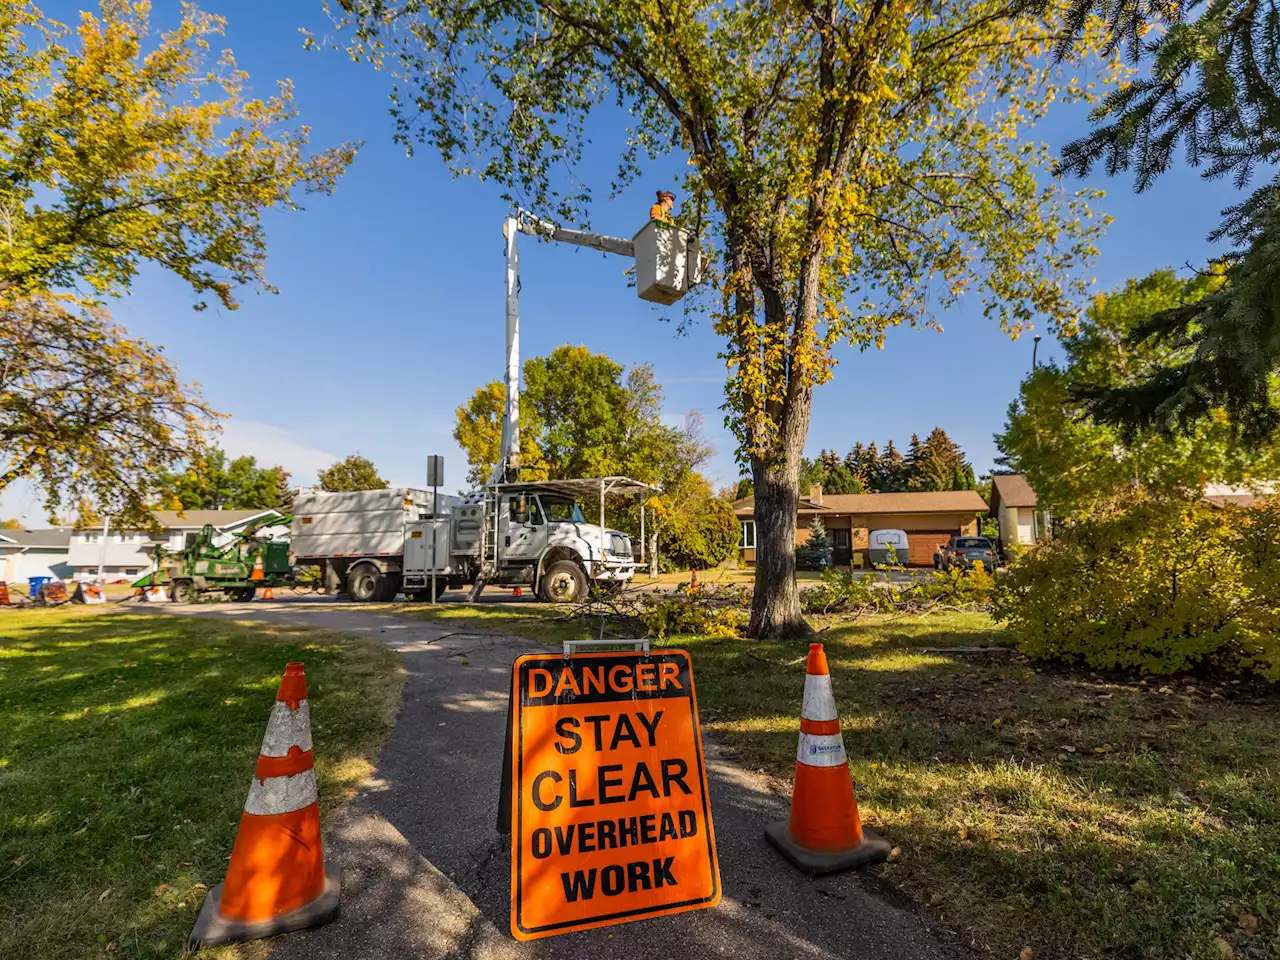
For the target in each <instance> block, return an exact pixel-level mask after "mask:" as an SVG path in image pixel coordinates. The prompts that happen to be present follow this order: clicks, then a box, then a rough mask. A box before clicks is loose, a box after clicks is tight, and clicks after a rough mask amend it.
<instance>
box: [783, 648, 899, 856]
mask: <svg viewBox="0 0 1280 960" xmlns="http://www.w3.org/2000/svg"><path fill="white" fill-rule="evenodd" d="M764 835H765V837H766V838H767V839H768V841H769V842H770V843H772V844H773V845H774V846H775V847H777V848H778V850H779V851H780V852H781V853H782V855H783V856H784V857H786V858H787V859H788V860H790V861H791V862H792V863H794V864H795V865H796V866H797V867H799V868H800V869H801V870H804V871H806V872H807V873H815V874H816V873H833V872H834V871H836V870H846V869H848V868H850V867H861V866H864V865H866V864H868V863H878V862H879V861H881V860H884V859H885V858H886V857H887V856H889V844H887V843H886V842H885V841H884V840H882V839H880V838H879V837H878V836H876V835H875V834H874V833H872V832H871V831H870V830H864V829H863V827H862V820H861V819H860V818H859V816H858V801H857V800H856V799H854V796H853V781H852V779H850V777H849V758H848V757H847V756H845V752H844V737H843V736H842V735H841V733H840V719H839V717H838V715H837V714H836V698H835V694H834V693H832V690H831V675H830V673H829V672H828V670H827V654H826V652H825V651H824V650H823V649H822V644H820V643H811V644H809V666H808V670H807V675H806V676H805V678H804V705H803V706H802V707H801V710H800V745H799V747H798V749H797V750H796V785H795V790H794V791H793V792H792V794H791V819H790V820H788V821H787V822H786V823H771V824H770V825H769V826H767V827H765V830H764Z"/></svg>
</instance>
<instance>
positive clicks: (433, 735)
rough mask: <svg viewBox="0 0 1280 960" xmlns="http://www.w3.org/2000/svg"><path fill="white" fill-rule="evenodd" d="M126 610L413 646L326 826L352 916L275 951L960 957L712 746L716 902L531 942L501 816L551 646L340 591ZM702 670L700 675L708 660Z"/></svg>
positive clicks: (285, 957)
mask: <svg viewBox="0 0 1280 960" xmlns="http://www.w3.org/2000/svg"><path fill="white" fill-rule="evenodd" d="M123 609H131V610H138V611H147V612H153V613H162V614H175V615H180V616H199V617H214V618H217V619H228V620H257V621H269V622H275V623H281V622H283V623H290V624H301V625H306V626H311V627H314V628H315V629H318V630H320V629H323V630H335V631H341V632H345V633H354V634H363V635H367V636H372V637H374V638H375V639H377V640H378V641H380V642H382V643H385V644H386V645H387V646H389V647H391V648H393V649H395V650H397V651H398V652H399V653H400V655H401V658H402V660H403V663H404V668H405V670H406V672H407V678H406V684H405V690H404V701H403V704H402V706H401V710H400V716H399V718H398V720H397V722H396V727H395V730H394V731H393V732H392V735H391V738H390V739H389V740H388V742H387V745H386V747H385V748H384V749H383V752H382V756H381V758H380V760H379V763H378V769H377V773H376V776H375V777H374V778H372V779H371V780H369V781H368V782H366V783H365V784H364V786H363V787H362V789H361V791H360V793H359V795H358V796H357V797H356V799H355V800H354V801H353V802H352V803H351V804H350V805H349V806H348V807H347V808H345V809H344V810H343V811H341V812H340V813H339V814H338V815H336V816H334V817H332V818H330V820H329V821H328V822H326V823H325V824H324V828H325V836H326V851H327V856H329V857H334V858H336V859H337V860H338V861H339V862H340V863H341V864H342V867H343V870H344V876H343V904H342V913H341V915H340V917H339V919H338V920H336V921H335V922H334V923H332V924H330V925H329V926H327V927H322V928H319V929H316V930H310V931H306V932H303V933H297V934H291V935H289V936H286V937H283V938H281V939H280V940H279V941H278V942H277V945H276V947H275V949H274V951H273V953H272V957H273V960H295V958H296V960H304V958H305V960H321V958H343V960H364V958H368V960H393V958H406V960H407V958H411V957H412V958H430V960H437V958H438V960H446V958H447V960H470V958H476V960H489V958H504V960H505V958H513V960H514V958H565V960H568V958H573V960H581V958H584V957H585V958H589V960H611V958H619V960H623V958H625V960H640V958H644V960H667V958H672V960H675V958H679V960H702V958H710V957H733V958H734V960H778V958H791V957H796V958H801V957H803V958H815V960H816V958H822V960H834V958H858V960H941V958H954V957H957V956H958V954H957V953H956V952H955V951H954V949H953V948H952V947H950V946H947V945H944V943H943V941H942V940H941V939H940V938H939V937H938V936H935V934H934V933H933V931H931V930H930V928H929V926H928V925H927V923H926V922H925V921H924V920H923V919H922V918H921V917H919V916H917V915H916V914H914V913H912V912H909V911H907V910H903V909H899V908H897V907H895V906H893V905H891V904H890V903H888V902H886V901H885V900H883V899H881V898H880V897H879V896H876V895H875V893H874V892H872V890H871V889H870V888H869V887H868V886H867V885H866V884H864V882H863V880H862V879H861V878H860V877H859V876H858V875H857V874H853V873H845V874H839V875H835V876H830V877H823V878H820V879H811V878H809V877H807V876H804V875H802V874H800V873H799V872H797V871H796V870H794V869H793V868H792V867H791V866H790V865H789V864H787V863H785V862H784V861H783V860H782V858H781V857H780V856H778V854H777V853H776V852H774V851H773V850H772V849H771V848H770V847H768V846H767V845H766V843H765V840H764V837H763V830H764V827H765V824H767V823H769V822H770V821H773V820H779V819H784V818H785V817H786V816H787V812H788V799H787V797H786V796H782V795H779V794H778V793H777V792H775V790H774V785H773V783H772V782H771V781H770V780H769V779H768V778H766V777H764V776H762V775H758V774H755V773H752V772H749V771H746V770H743V769H740V768H739V767H737V766H735V765H734V764H732V763H730V762H728V761H727V760H726V759H725V758H724V756H723V754H722V753H721V752H720V751H718V750H717V748H716V746H715V744H714V743H712V742H709V743H707V744H706V756H707V764H708V774H709V775H710V785H709V789H710V792H711V801H712V804H711V806H712V816H713V818H714V821H715V829H716V841H717V847H718V850H719V855H720V872H721V877H722V881H723V888H724V896H723V899H722V901H721V903H720V905H719V906H718V907H716V908H714V909H711V910H699V911H695V912H692V913H685V914H681V915H678V916H673V917H663V918H659V919H655V920H647V921H643V922H638V923H628V924H620V925H617V926H612V927H605V928H602V929H597V930H590V931H586V932H582V933H573V934H566V935H563V936H559V937H551V938H548V939H545V940H539V941H535V942H532V943H517V942H516V941H515V940H513V939H512V938H511V936H510V935H509V933H508V932H507V931H508V929H509V919H508V918H509V912H510V901H509V898H510V841H509V840H508V839H507V838H506V837H503V836H500V835H499V834H498V832H497V830H496V828H495V821H496V817H497V806H498V789H499V781H500V772H501V766H502V751H503V736H504V729H505V726H504V725H505V723H506V709H507V690H508V688H509V684H510V674H511V664H512V661H513V660H514V659H515V658H516V657H517V656H518V655H520V654H521V653H525V652H529V651H531V650H539V649H541V650H545V649H546V648H545V647H539V646H538V645H537V644H534V643H531V642H529V641H526V640H522V639H520V638H516V637H510V636H499V635H494V634H489V633H483V632H478V631H473V630H469V629H467V628H466V627H465V626H461V627H459V626H457V625H448V624H442V623H432V622H424V621H420V620H411V619H408V618H403V617H398V616H396V615H394V614H386V613H373V612H371V611H367V610H364V609H361V608H360V607H357V606H354V605H350V604H345V603H339V602H334V601H319V602H316V601H313V602H287V601H286V602H279V603H275V604H264V603H254V604H226V603H224V604H218V605H196V606H187V607H179V606H175V605H173V604H164V605H155V606H147V605H139V606H137V607H133V606H132V605H130V606H129V607H125V608H123ZM694 670H695V677H696V671H697V663H696V662H695V663H694ZM799 694H800V691H799V690H797V691H796V704H795V705H794V706H795V707H796V709H799V699H800V698H799ZM264 723H265V715H264ZM316 750H317V751H323V750H324V742H323V740H317V743H316Z"/></svg>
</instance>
